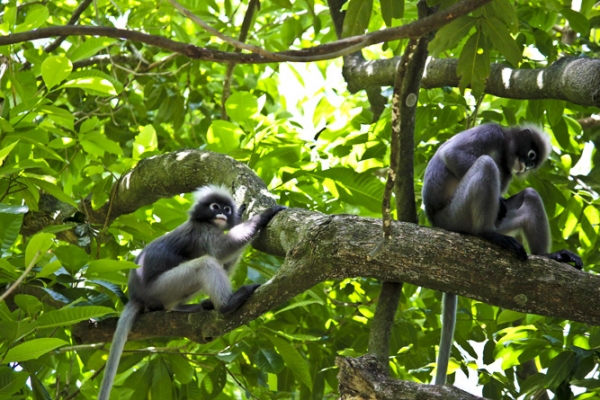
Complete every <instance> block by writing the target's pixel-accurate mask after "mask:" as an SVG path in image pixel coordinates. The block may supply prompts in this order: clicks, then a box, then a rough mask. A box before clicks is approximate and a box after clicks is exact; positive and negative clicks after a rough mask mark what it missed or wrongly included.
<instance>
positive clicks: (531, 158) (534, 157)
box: [527, 150, 537, 160]
mask: <svg viewBox="0 0 600 400" xmlns="http://www.w3.org/2000/svg"><path fill="white" fill-rule="evenodd" d="M527 157H529V159H530V160H535V159H536V157H537V154H536V153H535V150H529V153H527Z"/></svg>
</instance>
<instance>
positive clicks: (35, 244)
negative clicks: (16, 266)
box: [25, 233, 55, 266]
mask: <svg viewBox="0 0 600 400" xmlns="http://www.w3.org/2000/svg"><path fill="white" fill-rule="evenodd" d="M54 237H55V236H54V235H53V234H51V233H38V234H36V235H34V236H33V237H32V238H31V239H29V242H28V243H27V248H26V249H25V265H26V266H28V265H31V263H35V262H37V260H39V259H40V258H41V257H42V256H43V255H44V254H45V253H46V252H47V251H48V250H50V247H52V245H53V244H54Z"/></svg>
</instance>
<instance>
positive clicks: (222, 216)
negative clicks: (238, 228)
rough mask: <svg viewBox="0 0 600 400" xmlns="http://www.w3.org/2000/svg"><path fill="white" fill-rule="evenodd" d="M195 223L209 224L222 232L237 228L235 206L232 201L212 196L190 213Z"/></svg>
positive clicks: (199, 203) (198, 204)
mask: <svg viewBox="0 0 600 400" xmlns="http://www.w3.org/2000/svg"><path fill="white" fill-rule="evenodd" d="M190 219H191V220H192V221H194V222H209V223H211V224H214V225H216V226H218V227H219V228H220V229H222V230H227V229H231V228H232V227H233V226H235V205H234V204H233V202H232V201H231V199H228V198H224V197H220V196H216V195H214V196H210V197H208V198H206V199H203V201H200V202H198V203H197V204H196V205H195V206H194V208H193V209H192V211H191V212H190Z"/></svg>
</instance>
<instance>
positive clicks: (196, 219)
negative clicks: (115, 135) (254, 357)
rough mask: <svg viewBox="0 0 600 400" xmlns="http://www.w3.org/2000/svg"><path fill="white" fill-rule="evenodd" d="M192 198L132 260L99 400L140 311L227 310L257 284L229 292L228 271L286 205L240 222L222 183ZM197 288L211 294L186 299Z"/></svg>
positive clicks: (106, 392)
mask: <svg viewBox="0 0 600 400" xmlns="http://www.w3.org/2000/svg"><path fill="white" fill-rule="evenodd" d="M195 197H196V202H195V204H194V205H193V206H192V208H191V210H190V212H189V219H188V220H187V221H186V222H185V223H183V224H182V225H180V226H179V227H178V228H176V229H175V230H173V231H172V232H169V233H167V234H166V235H164V236H161V237H159V238H157V239H155V240H154V241H152V242H150V243H149V244H148V245H147V246H146V247H145V248H144V249H143V250H142V252H141V253H140V254H139V255H138V256H137V257H136V259H135V262H136V264H138V265H139V268H137V269H135V270H132V271H131V272H130V274H129V282H128V288H129V302H128V303H127V305H126V306H125V309H124V310H123V312H122V313H121V316H120V317H119V322H118V323H117V328H116V330H115V334H114V337H113V343H112V346H111V349H110V354H109V356H108V361H107V362H106V368H105V371H104V379H103V380H102V384H101V386H100V393H99V395H98V399H99V400H108V398H109V395H110V390H111V388H112V384H113V381H114V378H115V374H116V372H117V367H118V365H119V359H120V357H121V353H122V352H123V347H124V346H125V342H126V341H127V335H128V334H129V332H130V331H131V327H132V325H133V322H134V320H135V318H136V316H137V315H138V314H139V313H142V312H146V311H157V310H173V311H181V312H196V311H200V310H206V309H216V310H217V311H219V312H221V313H223V314H229V313H231V312H233V311H235V310H236V309H237V308H238V307H239V306H240V305H241V304H242V303H244V302H245V301H246V299H247V298H248V297H250V295H252V293H253V292H254V291H255V290H256V288H257V287H258V286H259V285H245V286H242V287H241V288H239V289H238V290H237V291H236V292H232V289H231V282H230V281H229V275H230V274H231V273H232V272H233V270H234V268H235V266H236V264H237V263H238V260H239V258H240V256H241V255H242V252H243V250H244V248H245V247H246V246H247V245H248V244H249V243H250V241H251V240H252V239H253V238H254V237H255V236H256V234H257V233H258V232H259V231H260V230H261V229H263V228H264V227H266V226H267V224H268V223H269V221H271V219H272V218H273V217H274V216H275V214H277V213H278V212H279V211H281V210H283V209H285V207H283V206H275V207H272V208H270V209H268V210H266V211H264V212H263V213H261V214H259V215H256V216H254V217H252V218H251V219H249V220H248V221H246V222H244V223H240V220H241V215H242V214H243V211H244V208H245V207H244V206H242V207H240V209H239V210H238V209H237V208H236V206H235V203H234V201H233V198H232V196H231V193H230V192H229V191H228V190H227V189H226V188H224V187H220V186H213V185H209V186H204V187H202V188H200V189H198V190H197V191H196V193H195ZM226 231H228V232H227V233H225V232H226ZM199 292H203V293H206V294H208V296H209V299H207V300H204V301H203V302H202V303H200V304H185V303H186V302H187V301H189V300H191V299H192V298H194V297H195V296H196V295H197V294H198V293H199Z"/></svg>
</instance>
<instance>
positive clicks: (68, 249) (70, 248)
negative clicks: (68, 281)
mask: <svg viewBox="0 0 600 400" xmlns="http://www.w3.org/2000/svg"><path fill="white" fill-rule="evenodd" d="M54 255H56V257H57V258H58V259H59V260H60V262H61V264H62V266H63V267H65V268H66V270H67V271H69V272H70V273H71V274H73V275H74V274H75V273H76V272H77V271H79V270H80V269H81V268H83V266H84V265H85V264H87V262H88V260H89V256H88V254H87V253H86V252H85V251H84V250H83V249H82V248H81V247H79V246H75V245H66V246H58V247H56V248H55V249H54Z"/></svg>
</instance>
